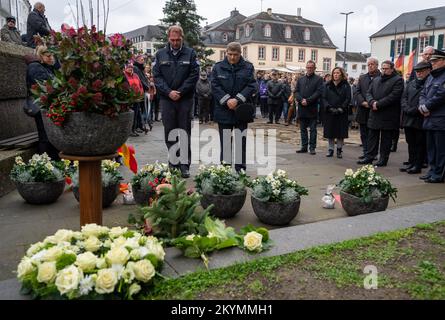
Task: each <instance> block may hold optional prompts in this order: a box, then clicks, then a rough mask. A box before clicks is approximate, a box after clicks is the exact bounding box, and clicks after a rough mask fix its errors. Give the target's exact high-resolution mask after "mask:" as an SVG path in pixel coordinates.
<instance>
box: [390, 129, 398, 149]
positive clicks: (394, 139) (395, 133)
mask: <svg viewBox="0 0 445 320" xmlns="http://www.w3.org/2000/svg"><path fill="white" fill-rule="evenodd" d="M399 140H400V130H394V133H393V137H392V145H391V147H392V148H394V149H397V145H398V144H399Z"/></svg>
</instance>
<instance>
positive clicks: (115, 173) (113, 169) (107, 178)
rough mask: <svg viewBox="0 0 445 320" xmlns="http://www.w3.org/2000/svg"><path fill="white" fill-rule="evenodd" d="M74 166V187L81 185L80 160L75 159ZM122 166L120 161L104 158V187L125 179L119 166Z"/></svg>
mask: <svg viewBox="0 0 445 320" xmlns="http://www.w3.org/2000/svg"><path fill="white" fill-rule="evenodd" d="M73 167H74V169H75V171H74V172H73V173H72V177H71V178H72V184H73V186H74V187H79V171H78V167H79V162H78V161H75V162H74V163H73ZM120 167H121V165H120V163H118V162H116V161H112V160H103V161H102V168H101V169H102V186H103V187H104V188H106V187H109V186H111V185H116V184H118V183H120V181H121V180H123V177H122V175H121V173H120V172H119V168H120Z"/></svg>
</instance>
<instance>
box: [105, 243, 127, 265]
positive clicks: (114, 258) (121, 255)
mask: <svg viewBox="0 0 445 320" xmlns="http://www.w3.org/2000/svg"><path fill="white" fill-rule="evenodd" d="M105 259H106V260H107V262H108V264H110V265H113V264H121V265H125V264H126V263H127V262H128V260H129V259H130V254H129V252H128V250H127V249H125V248H123V247H118V248H114V249H111V250H110V251H108V253H107V255H106V256H105Z"/></svg>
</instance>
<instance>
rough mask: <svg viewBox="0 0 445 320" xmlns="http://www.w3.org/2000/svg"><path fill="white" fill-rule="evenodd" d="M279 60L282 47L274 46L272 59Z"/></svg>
mask: <svg viewBox="0 0 445 320" xmlns="http://www.w3.org/2000/svg"><path fill="white" fill-rule="evenodd" d="M278 60H280V48H279V47H273V48H272V61H278Z"/></svg>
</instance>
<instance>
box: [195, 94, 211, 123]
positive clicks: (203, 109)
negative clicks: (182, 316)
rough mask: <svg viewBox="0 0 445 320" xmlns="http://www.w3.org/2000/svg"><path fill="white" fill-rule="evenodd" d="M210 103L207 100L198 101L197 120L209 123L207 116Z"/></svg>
mask: <svg viewBox="0 0 445 320" xmlns="http://www.w3.org/2000/svg"><path fill="white" fill-rule="evenodd" d="M210 103H211V100H209V99H199V100H198V104H199V120H200V121H202V122H206V123H207V122H209V116H210Z"/></svg>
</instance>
